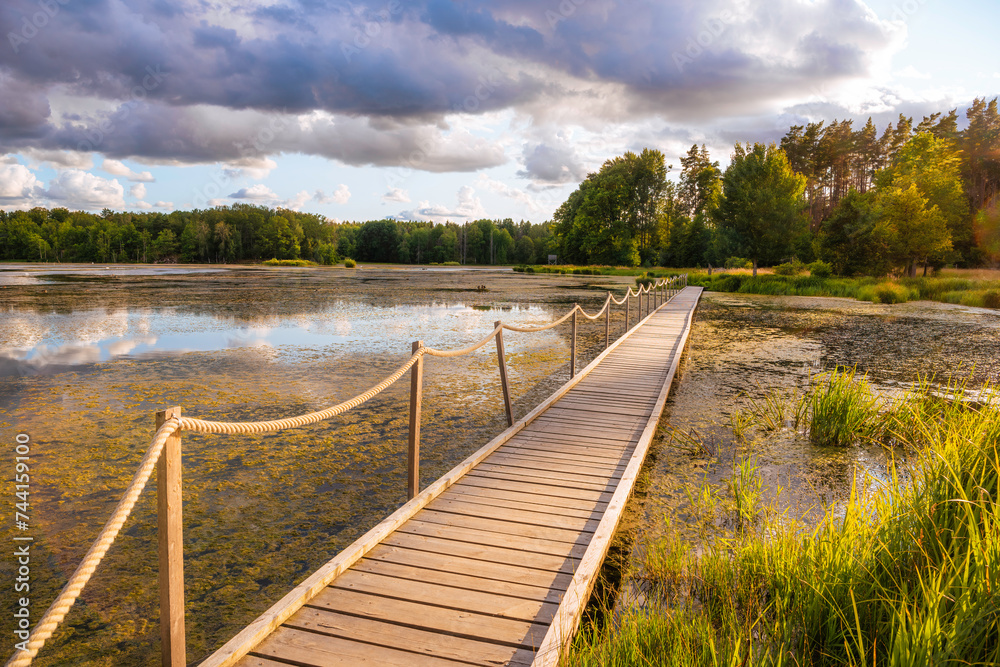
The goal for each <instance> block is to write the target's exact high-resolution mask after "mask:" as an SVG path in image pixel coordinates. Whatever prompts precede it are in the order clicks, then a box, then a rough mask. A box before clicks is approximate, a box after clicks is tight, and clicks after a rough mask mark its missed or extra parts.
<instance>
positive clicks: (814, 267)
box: [806, 259, 833, 278]
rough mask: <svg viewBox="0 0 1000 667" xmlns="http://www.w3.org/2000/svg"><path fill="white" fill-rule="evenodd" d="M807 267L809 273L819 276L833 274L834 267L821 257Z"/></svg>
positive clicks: (824, 276)
mask: <svg viewBox="0 0 1000 667" xmlns="http://www.w3.org/2000/svg"><path fill="white" fill-rule="evenodd" d="M806 268H808V269H809V275H811V276H816V277H817V278H829V277H830V276H831V275H832V274H833V267H832V266H830V265H829V264H827V263H826V262H824V261H823V260H820V259H817V260H816V261H815V262H813V263H812V264H810V265H809V266H808V267H806Z"/></svg>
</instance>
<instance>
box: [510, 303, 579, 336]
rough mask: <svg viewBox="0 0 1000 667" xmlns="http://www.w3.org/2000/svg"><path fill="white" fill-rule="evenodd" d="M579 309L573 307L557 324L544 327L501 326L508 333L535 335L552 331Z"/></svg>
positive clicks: (552, 323)
mask: <svg viewBox="0 0 1000 667" xmlns="http://www.w3.org/2000/svg"><path fill="white" fill-rule="evenodd" d="M579 307H580V306H573V308H572V310H570V311H569V312H568V313H566V314H565V315H563V316H562V317H560V318H559V319H558V320H556V321H555V322H550V323H549V324H546V325H545V326H544V327H519V326H515V325H513V324H503V325H501V326H502V327H503V328H504V329H506V330H507V331H520V332H521V333H534V332H536V331H545V330H546V329H551V328H552V327H555V326H559V325H560V324H562V323H563V322H565V321H566V320H568V319H569V318H571V317H572V316H573V313H575V312H576V310H577V309H578V308H579Z"/></svg>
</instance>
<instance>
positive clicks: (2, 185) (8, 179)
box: [0, 163, 41, 206]
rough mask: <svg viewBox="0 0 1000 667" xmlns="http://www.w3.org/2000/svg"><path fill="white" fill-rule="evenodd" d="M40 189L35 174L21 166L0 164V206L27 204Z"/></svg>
mask: <svg viewBox="0 0 1000 667" xmlns="http://www.w3.org/2000/svg"><path fill="white" fill-rule="evenodd" d="M40 189H41V184H40V183H39V182H38V179H37V178H36V177H35V174H34V173H33V172H32V171H31V170H30V169H28V168H27V167H25V166H24V165H23V164H17V163H14V164H0V205H3V204H7V205H15V206H16V205H18V204H27V203H29V201H30V200H31V199H32V198H33V197H35V196H36V195H37V194H39V191H40Z"/></svg>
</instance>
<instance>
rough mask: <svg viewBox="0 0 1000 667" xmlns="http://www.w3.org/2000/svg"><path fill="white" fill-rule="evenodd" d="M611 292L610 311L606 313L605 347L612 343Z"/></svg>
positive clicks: (609, 294) (609, 296) (609, 298)
mask: <svg viewBox="0 0 1000 667" xmlns="http://www.w3.org/2000/svg"><path fill="white" fill-rule="evenodd" d="M612 305H613V304H612V303H611V292H608V311H607V312H606V313H604V349H605V350H606V349H608V346H609V345H611V306H612Z"/></svg>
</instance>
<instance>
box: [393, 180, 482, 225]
mask: <svg viewBox="0 0 1000 667" xmlns="http://www.w3.org/2000/svg"><path fill="white" fill-rule="evenodd" d="M475 194H476V191H475V189H474V188H473V187H472V186H469V185H463V186H462V187H461V188H459V190H458V193H457V199H458V205H457V206H456V207H455V208H448V207H447V206H443V205H441V204H431V203H430V202H429V201H422V202H420V205H419V206H418V207H417V208H415V209H412V210H409V211H400V212H399V213H398V214H396V215H395V216H392V217H394V218H395V219H396V220H421V221H427V222H437V223H443V222H448V221H452V222H454V221H455V220H465V221H468V220H478V219H481V218H486V217H488V215H487V212H486V209H485V208H483V204H482V202H481V201H480V199H479V197H476V196H475Z"/></svg>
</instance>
